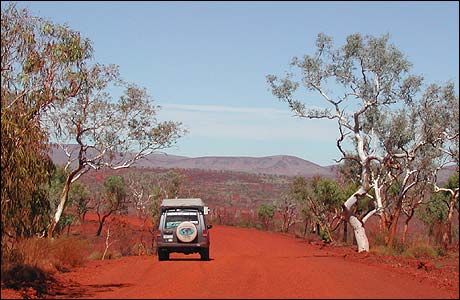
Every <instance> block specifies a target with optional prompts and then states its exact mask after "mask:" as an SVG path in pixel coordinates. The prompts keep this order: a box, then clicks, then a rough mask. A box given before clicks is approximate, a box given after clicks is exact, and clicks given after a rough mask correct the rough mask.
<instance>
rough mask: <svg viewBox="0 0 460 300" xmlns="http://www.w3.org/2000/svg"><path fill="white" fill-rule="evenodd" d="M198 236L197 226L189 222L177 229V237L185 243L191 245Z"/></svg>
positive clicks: (181, 224) (183, 223)
mask: <svg viewBox="0 0 460 300" xmlns="http://www.w3.org/2000/svg"><path fill="white" fill-rule="evenodd" d="M197 234H198V232H197V230H196V227H195V225H194V224H193V223H192V222H189V221H185V222H182V223H180V224H179V226H177V229H176V236H177V238H178V239H179V241H181V242H183V243H190V242H191V241H193V240H194V239H195V238H196V236H197Z"/></svg>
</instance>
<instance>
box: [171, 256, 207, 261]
mask: <svg viewBox="0 0 460 300" xmlns="http://www.w3.org/2000/svg"><path fill="white" fill-rule="evenodd" d="M212 260H214V258H209V259H208V260H201V258H195V257H193V258H185V257H172V258H169V259H168V261H202V262H207V261H212Z"/></svg>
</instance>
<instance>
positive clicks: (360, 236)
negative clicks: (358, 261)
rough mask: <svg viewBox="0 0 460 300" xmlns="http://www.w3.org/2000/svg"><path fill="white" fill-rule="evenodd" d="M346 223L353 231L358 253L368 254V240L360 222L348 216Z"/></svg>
mask: <svg viewBox="0 0 460 300" xmlns="http://www.w3.org/2000/svg"><path fill="white" fill-rule="evenodd" d="M348 222H349V223H350V226H351V227H352V228H353V230H354V233H355V238H356V243H357V244H358V252H363V251H365V252H369V240H368V239H367V235H366V230H365V229H364V227H363V224H362V223H361V221H359V220H358V218H357V217H355V216H350V218H349V219H348Z"/></svg>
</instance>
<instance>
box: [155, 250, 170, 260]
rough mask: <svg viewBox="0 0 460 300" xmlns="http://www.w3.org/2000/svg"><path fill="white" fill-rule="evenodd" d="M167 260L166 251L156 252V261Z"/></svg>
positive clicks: (167, 254)
mask: <svg viewBox="0 0 460 300" xmlns="http://www.w3.org/2000/svg"><path fill="white" fill-rule="evenodd" d="M168 259H169V253H168V252H166V251H158V260H159V261H163V260H168Z"/></svg>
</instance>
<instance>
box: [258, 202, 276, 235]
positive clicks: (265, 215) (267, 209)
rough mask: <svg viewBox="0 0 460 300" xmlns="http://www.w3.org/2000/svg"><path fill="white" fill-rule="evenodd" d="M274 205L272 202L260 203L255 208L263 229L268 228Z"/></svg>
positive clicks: (273, 213)
mask: <svg viewBox="0 0 460 300" xmlns="http://www.w3.org/2000/svg"><path fill="white" fill-rule="evenodd" d="M275 210H276V208H275V206H274V205H273V204H267V203H262V204H260V205H259V207H258V208H257V216H258V218H259V220H260V221H261V222H262V224H263V226H264V228H265V229H268V227H269V224H270V222H271V221H272V220H273V216H274V215H275Z"/></svg>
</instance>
